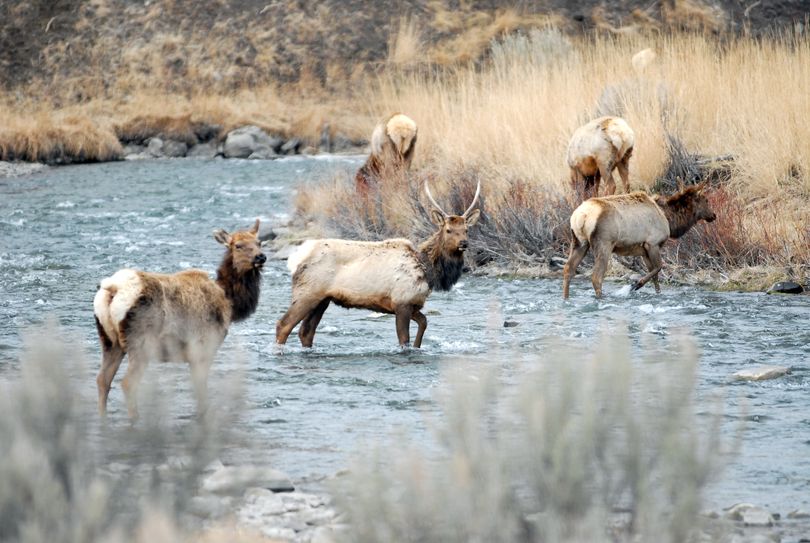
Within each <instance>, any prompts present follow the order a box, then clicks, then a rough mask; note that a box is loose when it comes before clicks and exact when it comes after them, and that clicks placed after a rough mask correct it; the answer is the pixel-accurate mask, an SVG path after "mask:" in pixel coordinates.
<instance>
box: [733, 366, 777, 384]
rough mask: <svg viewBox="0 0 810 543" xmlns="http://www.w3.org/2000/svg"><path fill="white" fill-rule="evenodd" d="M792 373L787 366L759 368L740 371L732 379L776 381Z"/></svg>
mask: <svg viewBox="0 0 810 543" xmlns="http://www.w3.org/2000/svg"><path fill="white" fill-rule="evenodd" d="M788 373H790V368H788V367H785V366H758V367H756V368H750V369H747V370H740V371H738V372H737V373H735V374H734V375H733V376H732V377H734V379H736V380H738V381H766V380H768V379H776V378H777V377H782V376H783V375H787V374H788Z"/></svg>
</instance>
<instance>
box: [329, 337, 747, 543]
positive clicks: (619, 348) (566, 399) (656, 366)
mask: <svg viewBox="0 0 810 543" xmlns="http://www.w3.org/2000/svg"><path fill="white" fill-rule="evenodd" d="M610 337H612V338H621V339H612V340H608V339H604V338H603V339H602V341H601V342H600V346H599V348H598V349H597V351H596V354H595V355H592V356H587V355H585V356H583V353H579V352H576V351H570V350H565V349H556V350H554V351H553V352H555V353H557V354H556V355H553V356H550V357H546V358H545V359H543V360H526V361H523V365H522V366H521V365H520V363H516V364H518V369H516V370H514V371H517V372H518V373H519V374H520V378H519V379H518V380H517V382H518V383H519V384H518V385H517V391H516V392H514V393H507V392H508V391H509V390H510V389H508V388H506V387H502V386H501V383H500V379H501V377H500V376H499V375H498V374H497V373H494V372H493V371H491V369H490V370H482V371H478V372H473V373H472V374H471V373H470V371H471V369H470V368H469V367H465V368H464V369H463V370H457V371H455V372H451V373H450V374H449V376H448V375H446V376H445V379H444V382H443V385H442V386H441V387H440V390H441V392H442V394H441V397H440V403H441V406H442V414H441V416H440V417H437V419H436V420H435V421H434V422H435V438H436V446H437V448H436V449H434V450H432V451H429V450H425V449H419V450H415V449H414V448H413V447H403V445H402V444H403V443H407V435H400V436H398V438H397V439H396V442H395V443H391V444H390V445H384V446H380V447H378V448H376V449H374V450H373V452H372V454H370V455H369V454H367V453H366V454H364V455H363V458H362V459H361V460H360V461H358V462H357V463H355V464H354V466H353V469H352V470H351V471H350V474H349V475H348V476H347V481H346V482H345V484H344V486H341V487H339V492H338V496H342V497H343V499H342V500H341V502H342V506H343V507H344V508H345V509H346V510H347V511H348V514H349V522H350V524H349V525H350V534H348V536H347V538H346V540H349V541H356V542H365V541H509V542H514V541H525V542H532V541H671V542H681V541H691V540H693V539H692V538H694V537H695V536H697V535H698V533H699V530H700V527H701V523H700V519H699V511H700V507H701V494H702V490H703V488H704V487H705V485H706V484H707V483H708V482H709V480H710V479H711V478H712V476H714V475H716V472H717V469H718V467H719V466H720V465H721V464H722V462H723V461H724V457H725V453H726V452H727V451H730V450H731V449H729V448H728V447H727V445H726V444H725V443H722V442H721V439H720V437H719V432H718V430H719V428H718V425H719V423H720V420H721V417H720V416H714V417H707V418H702V417H700V416H698V415H697V414H696V409H695V406H694V396H693V395H694V386H695V385H694V381H695V369H696V366H697V362H698V356H697V353H696V352H695V348H694V345H693V343H692V342H690V341H683V342H682V343H681V345H680V346H679V348H678V349H676V350H675V352H672V353H668V356H665V357H664V360H662V359H661V358H660V356H658V355H653V354H652V353H647V355H645V357H641V360H639V357H638V356H632V355H631V347H630V344H629V341H628V340H627V339H626V338H625V336H624V335H623V334H615V335H613V334H612V335H611V336H610ZM549 352H552V351H549ZM561 353H562V354H561ZM631 358H634V359H636V361H635V362H631ZM511 371H512V370H510V378H509V380H510V382H511V383H514V382H515V381H514V375H511ZM510 386H511V385H510Z"/></svg>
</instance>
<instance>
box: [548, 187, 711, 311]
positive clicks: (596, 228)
mask: <svg viewBox="0 0 810 543" xmlns="http://www.w3.org/2000/svg"><path fill="white" fill-rule="evenodd" d="M703 188H704V186H703V185H695V186H691V187H687V188H685V189H682V190H680V191H679V192H678V193H676V194H674V195H672V196H659V197H657V198H653V197H652V196H649V195H648V194H647V193H645V192H633V193H630V194H621V195H617V196H604V197H602V198H591V199H589V200H585V201H584V202H582V204H580V206H579V207H578V208H576V209H575V210H574V212H573V213H572V214H571V252H570V254H569V256H568V262H566V264H565V268H564V270H563V298H568V285H569V283H570V282H571V277H573V276H574V275H576V273H577V266H579V264H580V262H582V259H583V258H585V255H586V254H587V253H588V250H589V249H590V248H593V251H594V259H593V260H594V263H593V274H592V276H591V281H592V283H593V289H594V291H595V292H596V297H597V298H601V297H602V280H603V278H604V276H605V272H606V271H607V266H608V263H609V261H610V257H611V255H612V254H613V253H616V254H618V255H621V256H640V257H642V258H643V259H644V262H645V263H646V265H647V270H648V272H649V273H647V275H645V276H644V277H642V278H641V279H639V280H638V281H637V282H636V283H635V284H634V285H633V290H638V289H640V288H641V287H643V286H644V285H645V284H647V282H648V281H649V280H650V279H652V281H653V284H654V285H655V291H656V292H661V287H660V286H659V284H658V273H659V272H660V271H661V268H662V266H663V263H662V261H661V247H662V246H663V245H664V242H666V241H667V239H669V238H679V237H681V236H683V235H684V234H685V233H686V232H688V231H689V229H690V228H692V227H693V226H694V225H695V224H697V222H698V221H699V220H701V219H702V220H705V221H706V222H712V221H713V220H715V219H716V218H717V215H715V214H714V211H712V209H711V207H710V206H709V201H708V199H707V198H706V196H705V195H704V194H703Z"/></svg>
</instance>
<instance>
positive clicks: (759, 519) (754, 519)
mask: <svg viewBox="0 0 810 543" xmlns="http://www.w3.org/2000/svg"><path fill="white" fill-rule="evenodd" d="M742 521H743V524H745V525H746V526H773V522H774V520H773V516H771V514H770V513H769V512H768V511H766V510H765V509H763V508H761V507H752V508H751V509H748V510H746V511H743V513H742Z"/></svg>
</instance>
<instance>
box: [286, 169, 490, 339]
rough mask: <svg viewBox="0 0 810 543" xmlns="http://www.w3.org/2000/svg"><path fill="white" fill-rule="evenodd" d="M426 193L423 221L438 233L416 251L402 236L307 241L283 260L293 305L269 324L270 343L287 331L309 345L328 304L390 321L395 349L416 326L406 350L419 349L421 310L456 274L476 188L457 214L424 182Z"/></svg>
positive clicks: (423, 319) (474, 212)
mask: <svg viewBox="0 0 810 543" xmlns="http://www.w3.org/2000/svg"><path fill="white" fill-rule="evenodd" d="M425 193H426V194H427V197H428V199H429V200H430V203H431V204H432V205H433V207H434V209H431V213H430V217H431V221H432V222H433V224H434V225H436V226H437V227H438V230H437V231H436V232H435V233H434V234H433V235H432V236H430V237H429V238H428V239H427V240H426V241H425V242H423V243H422V244H421V245H420V246H419V248H418V249H417V248H415V247H414V245H413V244H412V243H411V242H410V241H409V240H407V239H389V240H385V241H378V242H364V241H348V240H341V239H318V240H309V241H306V242H304V244H303V245H302V246H301V247H300V248H299V249H298V250H297V251H296V252H295V253H294V254H293V255H291V256H290V258H289V260H288V261H287V267H288V268H289V270H290V273H291V274H292V302H291V303H290V308H289V309H288V310H287V312H286V313H285V314H284V316H283V317H282V318H281V320H279V321H278V324H277V325H276V342H277V343H279V344H282V345H283V344H284V343H286V341H287V338H288V337H289V335H290V333H291V332H292V330H293V328H295V326H296V325H297V324H298V323H299V322H302V321H303V322H302V324H301V327H300V328H299V330H298V337H299V338H300V340H301V345H302V346H304V347H312V341H313V338H314V337H315V329H316V328H317V327H318V323H319V322H320V320H321V317H322V316H323V313H324V311H326V308H327V307H329V304H330V303H331V302H334V303H336V304H337V305H339V306H342V307H345V308H360V309H369V310H371V311H377V312H380V313H388V314H393V315H395V316H396V330H397V338H398V340H399V344H400V346H402V347H406V346H407V345H408V343H409V342H410V330H409V325H410V321H411V320H413V321H414V322H416V324H417V327H418V328H417V332H416V338H415V339H414V342H413V346H414V347H416V348H419V347H421V345H422V336H423V335H424V333H425V329H426V328H427V318H426V317H425V315H424V314H423V313H422V311H421V309H422V307H423V306H424V305H425V301H426V300H427V297H428V296H429V295H430V293H431V292H432V291H433V290H444V291H447V290H450V289H451V288H453V285H454V284H455V283H456V281H458V279H459V277H460V276H461V271H462V267H463V264H464V251H465V250H466V249H467V247H468V242H467V229H468V228H469V227H471V226H472V225H474V224H475V223H476V221H478V217H479V215H480V210H479V209H473V208H475V206H476V204H477V202H478V197H479V195H480V193H481V183H480V182H479V183H478V186H477V188H476V191H475V197H474V198H473V201H472V204H470V207H468V208H467V210H466V211H465V212H464V213H463V214H461V215H450V214H449V213H447V212H445V211H444V210H443V209H442V208H441V207H440V206H439V204H437V203H436V200H434V199H433V196H432V195H431V194H430V188H429V187H428V184H427V181H426V182H425Z"/></svg>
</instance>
